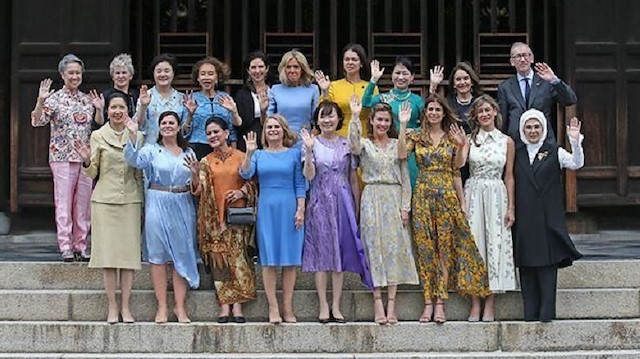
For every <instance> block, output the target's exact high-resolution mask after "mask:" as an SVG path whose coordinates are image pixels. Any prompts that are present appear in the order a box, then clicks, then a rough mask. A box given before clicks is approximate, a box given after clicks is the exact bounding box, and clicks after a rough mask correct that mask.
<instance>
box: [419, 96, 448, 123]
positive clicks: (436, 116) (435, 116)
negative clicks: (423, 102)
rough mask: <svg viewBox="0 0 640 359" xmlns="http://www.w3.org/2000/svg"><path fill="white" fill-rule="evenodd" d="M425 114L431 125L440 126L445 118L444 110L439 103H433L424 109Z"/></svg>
mask: <svg viewBox="0 0 640 359" xmlns="http://www.w3.org/2000/svg"><path fill="white" fill-rule="evenodd" d="M424 114H425V117H426V118H427V123H428V124H429V125H431V126H433V125H440V124H441V123H442V119H443V118H444V109H443V108H442V105H441V104H440V103H439V102H437V101H431V102H429V104H428V105H427V107H426V108H425V109H424Z"/></svg>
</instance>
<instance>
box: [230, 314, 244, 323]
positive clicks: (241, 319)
mask: <svg viewBox="0 0 640 359" xmlns="http://www.w3.org/2000/svg"><path fill="white" fill-rule="evenodd" d="M233 321H234V322H236V323H238V324H244V323H246V322H247V320H246V319H245V318H244V317H243V316H241V315H238V316H233Z"/></svg>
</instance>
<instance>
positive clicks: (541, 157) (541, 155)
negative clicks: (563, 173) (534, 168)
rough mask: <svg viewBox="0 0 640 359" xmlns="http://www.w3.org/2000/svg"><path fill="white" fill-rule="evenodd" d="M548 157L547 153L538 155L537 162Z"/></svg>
mask: <svg viewBox="0 0 640 359" xmlns="http://www.w3.org/2000/svg"><path fill="white" fill-rule="evenodd" d="M548 155H549V151H544V152H540V153H538V161H542V160H544V159H545V158H546V157H547V156H548Z"/></svg>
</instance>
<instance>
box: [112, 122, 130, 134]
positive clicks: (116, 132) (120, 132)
mask: <svg viewBox="0 0 640 359" xmlns="http://www.w3.org/2000/svg"><path fill="white" fill-rule="evenodd" d="M109 127H111V131H113V133H115V134H116V136H122V134H123V133H124V131H125V130H126V128H123V129H122V130H120V131H116V129H115V128H113V126H111V124H109Z"/></svg>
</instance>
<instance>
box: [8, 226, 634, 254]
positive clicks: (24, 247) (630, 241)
mask: <svg viewBox="0 0 640 359" xmlns="http://www.w3.org/2000/svg"><path fill="white" fill-rule="evenodd" d="M571 238H572V239H573V240H574V242H575V244H576V247H577V248H578V250H580V252H582V254H584V259H591V260H608V259H640V230H637V229H632V230H603V231H600V232H598V233H596V234H574V235H571ZM59 260H60V256H59V254H58V246H57V244H56V239H55V232H54V231H52V230H34V231H26V232H22V233H18V234H10V235H5V236H0V261H27V262H31V261H37V262H40V261H44V262H48V261H59Z"/></svg>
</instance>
